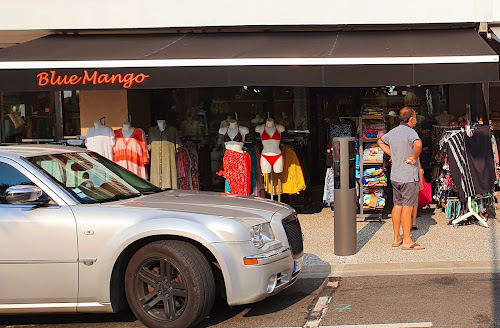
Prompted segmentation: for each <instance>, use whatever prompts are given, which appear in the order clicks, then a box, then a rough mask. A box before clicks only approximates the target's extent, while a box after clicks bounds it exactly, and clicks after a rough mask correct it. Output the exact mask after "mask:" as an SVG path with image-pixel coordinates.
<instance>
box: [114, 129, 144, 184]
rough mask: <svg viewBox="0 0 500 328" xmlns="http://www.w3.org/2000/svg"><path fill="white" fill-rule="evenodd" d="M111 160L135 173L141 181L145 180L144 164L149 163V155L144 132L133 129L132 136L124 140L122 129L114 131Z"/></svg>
mask: <svg viewBox="0 0 500 328" xmlns="http://www.w3.org/2000/svg"><path fill="white" fill-rule="evenodd" d="M113 160H114V162H115V163H116V164H118V165H120V166H122V167H124V168H126V169H127V170H129V171H130V172H132V173H135V174H136V175H138V176H140V177H141V178H143V179H147V178H148V172H147V170H146V164H148V163H149V154H148V150H147V147H146V134H145V133H144V131H143V130H142V129H139V128H135V129H134V132H132V135H131V136H130V137H129V138H125V137H124V136H123V131H122V129H118V130H115V145H114V147H113Z"/></svg>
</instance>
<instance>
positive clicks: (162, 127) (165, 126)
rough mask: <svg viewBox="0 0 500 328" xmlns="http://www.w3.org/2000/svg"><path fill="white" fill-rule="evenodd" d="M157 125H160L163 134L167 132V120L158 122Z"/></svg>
mask: <svg viewBox="0 0 500 328" xmlns="http://www.w3.org/2000/svg"><path fill="white" fill-rule="evenodd" d="M156 123H157V124H158V128H159V129H160V131H161V132H163V131H165V129H166V128H167V121H165V120H157V121H156Z"/></svg>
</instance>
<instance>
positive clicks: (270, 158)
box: [260, 154, 283, 166]
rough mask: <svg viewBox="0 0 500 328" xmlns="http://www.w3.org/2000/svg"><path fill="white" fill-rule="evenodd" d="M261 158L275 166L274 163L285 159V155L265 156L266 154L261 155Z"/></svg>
mask: <svg viewBox="0 0 500 328" xmlns="http://www.w3.org/2000/svg"><path fill="white" fill-rule="evenodd" d="M260 156H261V157H264V158H265V159H266V161H267V162H268V163H269V164H271V166H273V165H274V163H276V162H277V161H278V159H279V158H280V157H283V154H279V155H264V154H261V155H260Z"/></svg>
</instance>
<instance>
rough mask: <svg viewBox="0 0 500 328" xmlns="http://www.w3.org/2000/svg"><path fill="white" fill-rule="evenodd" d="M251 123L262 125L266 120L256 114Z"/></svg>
mask: <svg viewBox="0 0 500 328" xmlns="http://www.w3.org/2000/svg"><path fill="white" fill-rule="evenodd" d="M251 122H252V123H253V124H261V123H262V122H264V119H263V118H262V117H260V115H259V114H256V115H255V117H254V118H253V119H252V121H251Z"/></svg>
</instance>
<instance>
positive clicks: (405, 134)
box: [381, 124, 420, 183]
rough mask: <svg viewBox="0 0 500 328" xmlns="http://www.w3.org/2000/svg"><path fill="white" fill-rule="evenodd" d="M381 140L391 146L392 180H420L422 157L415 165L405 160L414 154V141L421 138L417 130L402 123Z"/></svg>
mask: <svg viewBox="0 0 500 328" xmlns="http://www.w3.org/2000/svg"><path fill="white" fill-rule="evenodd" d="M381 140H382V142H383V143H385V144H386V145H388V146H389V147H390V148H391V157H392V169H391V180H392V181H395V182H399V183H407V182H415V181H418V167H419V163H420V159H419V160H418V161H417V162H416V163H415V164H414V165H410V164H407V163H406V162H405V159H406V158H407V157H410V156H413V142H414V141H415V140H420V138H419V137H418V134H417V132H415V130H413V129H412V128H410V127H409V126H408V125H406V124H400V125H399V126H397V127H395V128H394V129H392V130H391V131H389V132H388V133H386V134H385V135H383V136H382V138H381Z"/></svg>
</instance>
